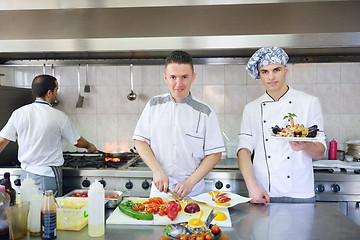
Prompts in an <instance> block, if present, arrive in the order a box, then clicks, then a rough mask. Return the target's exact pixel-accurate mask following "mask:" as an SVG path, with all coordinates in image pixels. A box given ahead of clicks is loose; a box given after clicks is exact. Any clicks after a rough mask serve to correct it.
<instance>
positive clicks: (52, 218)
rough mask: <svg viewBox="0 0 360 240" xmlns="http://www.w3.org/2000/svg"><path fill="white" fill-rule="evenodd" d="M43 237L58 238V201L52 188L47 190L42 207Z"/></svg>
mask: <svg viewBox="0 0 360 240" xmlns="http://www.w3.org/2000/svg"><path fill="white" fill-rule="evenodd" d="M41 238H42V239H55V238H56V203H55V199H54V195H53V191H52V190H46V191H45V194H44V198H43V204H42V207H41Z"/></svg>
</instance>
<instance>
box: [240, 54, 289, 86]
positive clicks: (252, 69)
mask: <svg viewBox="0 0 360 240" xmlns="http://www.w3.org/2000/svg"><path fill="white" fill-rule="evenodd" d="M288 60H289V56H288V55H287V54H286V52H285V51H284V49H282V48H279V47H263V48H260V49H259V50H257V51H256V52H255V53H254V54H253V55H252V56H251V58H250V59H249V62H248V64H247V65H246V70H247V71H248V73H249V74H250V76H251V77H252V78H253V79H255V80H258V79H260V77H259V68H261V67H263V66H266V65H270V64H282V65H285V66H286V64H287V62H288Z"/></svg>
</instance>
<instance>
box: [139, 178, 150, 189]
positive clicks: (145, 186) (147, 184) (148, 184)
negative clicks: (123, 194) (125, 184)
mask: <svg viewBox="0 0 360 240" xmlns="http://www.w3.org/2000/svg"><path fill="white" fill-rule="evenodd" d="M141 187H142V188H143V189H148V188H149V187H150V183H149V182H148V181H147V180H144V181H143V182H142V184H141Z"/></svg>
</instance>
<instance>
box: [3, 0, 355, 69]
mask: <svg viewBox="0 0 360 240" xmlns="http://www.w3.org/2000/svg"><path fill="white" fill-rule="evenodd" d="M171 2H176V3H171ZM190 2H191V3H190ZM0 21H1V23H2V24H1V25H0V63H3V64H6V63H7V62H9V61H14V60H30V59H40V60H44V59H88V60H89V59H163V58H164V57H165V56H166V55H168V54H169V52H171V51H173V50H176V49H182V50H186V51H188V52H189V53H191V54H192V55H193V56H194V57H196V58H219V57H245V58H246V57H249V56H250V55H251V54H252V53H253V52H254V51H255V50H256V49H257V48H259V47H262V46H270V45H276V46H280V47H283V48H284V49H285V50H286V51H287V52H288V53H289V54H290V55H292V56H299V57H312V56H317V57H319V56H335V57H344V56H350V57H351V56H352V57H355V58H357V57H358V56H360V24H359V23H360V1H347V0H343V1H325V0H323V1H319V0H318V1H309V0H308V1H307V0H302V1H300V0H298V1H290V0H283V1H280V0H279V1H271V0H242V1H240V0H238V1H235V0H223V1H222V0H207V1H206V0H193V1H186V0H179V1H166V0H158V1H155V0H141V1H140V0H139V1H125V0H123V1H115V0H102V1H97V0H92V1H90V0H82V1H72V0H33V1H26V0H13V1H2V2H1V4H0Z"/></svg>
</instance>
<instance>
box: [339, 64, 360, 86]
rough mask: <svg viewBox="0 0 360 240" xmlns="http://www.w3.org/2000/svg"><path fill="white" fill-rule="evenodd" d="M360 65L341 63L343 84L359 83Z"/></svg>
mask: <svg viewBox="0 0 360 240" xmlns="http://www.w3.org/2000/svg"><path fill="white" fill-rule="evenodd" d="M359 76H360V63H358V62H357V63H341V83H359Z"/></svg>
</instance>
